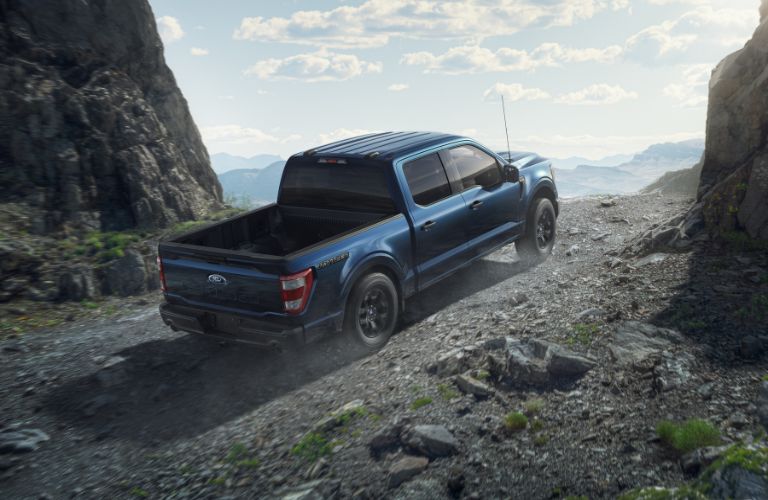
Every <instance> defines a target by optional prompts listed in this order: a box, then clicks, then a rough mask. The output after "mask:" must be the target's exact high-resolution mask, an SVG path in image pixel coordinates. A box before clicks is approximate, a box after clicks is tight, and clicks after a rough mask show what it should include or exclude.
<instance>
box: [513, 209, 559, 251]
mask: <svg viewBox="0 0 768 500" xmlns="http://www.w3.org/2000/svg"><path fill="white" fill-rule="evenodd" d="M556 236H557V216H556V215H555V207H554V206H553V205H552V202H551V201H550V200H549V199H548V198H537V199H535V200H533V206H531V209H530V211H529V212H528V220H527V221H526V223H525V234H524V235H523V237H522V238H521V239H519V240H517V242H516V243H515V246H516V248H517V253H518V255H520V258H521V259H522V260H523V261H526V262H531V263H538V262H543V261H544V260H546V259H547V257H548V256H549V255H550V254H551V253H552V248H553V247H554V246H555V237H556Z"/></svg>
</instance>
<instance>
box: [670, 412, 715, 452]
mask: <svg viewBox="0 0 768 500" xmlns="http://www.w3.org/2000/svg"><path fill="white" fill-rule="evenodd" d="M656 434H658V436H659V438H661V440H662V441H663V442H664V443H665V444H667V445H668V446H671V447H672V448H674V449H675V450H677V451H678V452H680V453H688V452H691V451H693V450H696V449H698V448H703V447H705V446H714V445H717V444H720V431H719V430H718V429H717V427H715V426H713V425H712V424H710V423H709V422H707V421H706V420H700V419H695V418H694V419H691V420H687V421H686V422H684V423H682V424H677V423H675V422H670V421H663V422H659V424H658V425H657V426H656Z"/></svg>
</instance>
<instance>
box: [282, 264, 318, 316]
mask: <svg viewBox="0 0 768 500" xmlns="http://www.w3.org/2000/svg"><path fill="white" fill-rule="evenodd" d="M313 281H314V275H313V274H312V269H306V270H304V271H301V272H300V273H296V274H291V275H290V276H280V298H281V299H282V300H283V310H284V311H285V312H287V313H288V314H301V312H302V311H303V310H304V308H305V307H306V306H307V302H308V301H309V294H310V293H311V292H312V282H313Z"/></svg>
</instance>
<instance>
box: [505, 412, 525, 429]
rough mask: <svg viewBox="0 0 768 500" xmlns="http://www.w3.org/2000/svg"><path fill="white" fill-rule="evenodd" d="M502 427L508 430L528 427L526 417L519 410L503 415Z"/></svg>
mask: <svg viewBox="0 0 768 500" xmlns="http://www.w3.org/2000/svg"><path fill="white" fill-rule="evenodd" d="M504 427H506V428H507V430H510V431H521V430H523V429H525V428H526V427H528V417H526V416H525V415H523V414H522V413H520V412H519V411H516V412H513V413H510V414H508V415H507V416H506V417H504Z"/></svg>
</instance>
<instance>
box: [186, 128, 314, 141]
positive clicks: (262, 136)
mask: <svg viewBox="0 0 768 500" xmlns="http://www.w3.org/2000/svg"><path fill="white" fill-rule="evenodd" d="M200 133H201V134H202V136H203V140H204V141H205V142H206V143H208V142H211V143H220V144H221V143H225V144H277V143H286V142H291V141H295V140H298V139H299V138H300V137H301V136H299V135H296V134H291V135H287V136H285V137H282V138H278V137H276V136H274V135H272V134H268V133H266V132H264V131H262V130H260V129H257V128H250V127H243V126H241V125H215V126H211V127H202V128H201V129H200Z"/></svg>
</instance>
